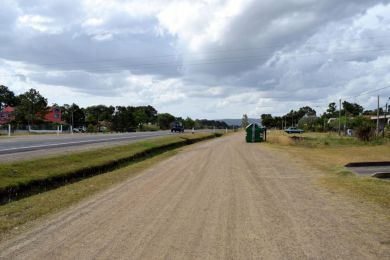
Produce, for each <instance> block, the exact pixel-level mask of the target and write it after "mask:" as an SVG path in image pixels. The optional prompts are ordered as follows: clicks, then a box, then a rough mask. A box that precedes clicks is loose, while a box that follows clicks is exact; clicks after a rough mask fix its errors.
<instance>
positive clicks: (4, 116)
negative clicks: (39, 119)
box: [0, 106, 62, 125]
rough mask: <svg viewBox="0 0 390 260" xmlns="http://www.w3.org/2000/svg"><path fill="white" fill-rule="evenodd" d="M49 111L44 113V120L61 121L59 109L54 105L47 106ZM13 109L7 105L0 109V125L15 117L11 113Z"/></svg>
mask: <svg viewBox="0 0 390 260" xmlns="http://www.w3.org/2000/svg"><path fill="white" fill-rule="evenodd" d="M48 110H49V112H48V113H47V114H46V115H45V118H44V120H45V121H47V122H50V123H59V124H61V123H62V113H61V109H60V108H59V107H56V106H52V107H49V108H48ZM14 111H15V108H14V107H11V106H7V107H5V108H4V109H3V110H2V111H0V125H4V124H8V123H9V122H10V121H12V120H13V119H14V118H15V117H14V115H13V114H12V113H13V112H14Z"/></svg>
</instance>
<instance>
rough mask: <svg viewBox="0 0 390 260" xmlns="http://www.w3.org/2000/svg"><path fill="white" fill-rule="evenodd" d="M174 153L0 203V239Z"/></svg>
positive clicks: (133, 175)
mask: <svg viewBox="0 0 390 260" xmlns="http://www.w3.org/2000/svg"><path fill="white" fill-rule="evenodd" d="M176 153H177V150H172V151H168V152H165V153H162V154H160V155H157V156H155V157H153V158H149V159H147V160H143V161H140V162H137V163H134V164H131V165H129V166H127V167H124V168H121V169H118V170H115V171H112V172H108V173H105V174H101V175H97V176H94V177H91V178H88V179H84V180H81V181H79V182H75V183H72V184H69V185H65V186H62V187H60V188H57V189H54V190H51V191H48V192H44V193H40V194H36V195H33V196H30V197H27V198H24V199H21V200H18V201H14V202H12V203H9V204H5V205H1V206H0V241H1V240H4V239H7V238H8V237H9V236H10V235H14V234H17V233H20V232H23V230H24V229H27V228H29V227H30V226H31V225H32V223H33V221H34V220H37V219H40V218H41V217H43V216H46V215H49V214H52V213H55V212H58V211H60V210H62V209H64V208H67V207H69V206H70V205H72V204H74V203H77V202H79V201H81V200H83V199H85V198H87V197H90V196H92V195H93V194H96V193H98V192H100V191H102V190H106V189H108V188H109V187H111V186H112V185H114V184H117V183H120V182H123V181H125V180H126V179H128V178H132V177H135V176H137V175H139V174H140V173H141V172H142V171H143V170H145V169H147V168H149V167H151V166H153V165H154V164H156V163H158V162H160V161H162V160H164V159H166V158H168V157H170V156H173V155H174V154H176Z"/></svg>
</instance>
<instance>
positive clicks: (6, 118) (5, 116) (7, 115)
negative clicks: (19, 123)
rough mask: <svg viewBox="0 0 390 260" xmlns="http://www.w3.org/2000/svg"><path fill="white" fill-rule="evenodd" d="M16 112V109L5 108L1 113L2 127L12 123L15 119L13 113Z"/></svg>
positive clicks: (0, 122) (0, 121)
mask: <svg viewBox="0 0 390 260" xmlns="http://www.w3.org/2000/svg"><path fill="white" fill-rule="evenodd" d="M14 111H15V108H13V107H10V106H6V107H5V108H3V110H2V111H0V125H4V124H8V123H9V122H10V121H12V120H13V119H14V116H13V114H12V113H13V112H14Z"/></svg>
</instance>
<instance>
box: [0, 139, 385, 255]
mask: <svg viewBox="0 0 390 260" xmlns="http://www.w3.org/2000/svg"><path fill="white" fill-rule="evenodd" d="M321 175H322V173H320V172H316V170H313V169H310V168H309V167H308V166H302V165H301V164H300V162H299V161H297V159H296V158H291V157H289V155H287V154H280V152H279V153H278V152H276V151H274V150H272V149H270V148H266V147H264V146H263V145H261V144H246V143H244V138H243V136H242V134H237V135H232V136H228V137H225V138H219V139H216V140H212V141H209V142H205V143H200V144H197V145H193V146H191V147H188V148H186V149H185V150H184V151H183V152H181V153H179V154H178V155H176V156H174V157H172V158H170V159H168V160H166V161H164V162H162V163H159V164H158V165H156V166H155V167H153V168H152V169H150V170H147V171H146V172H145V173H144V174H142V175H140V176H138V177H136V178H133V179H130V180H128V181H127V182H125V183H122V184H121V185H119V186H116V187H114V188H112V189H110V190H109V191H106V192H104V193H102V194H100V195H98V196H95V197H93V198H91V199H88V200H87V201H84V202H82V203H80V204H78V205H76V206H74V207H72V208H70V209H68V210H65V211H64V212H62V213H60V214H57V215H56V216H53V217H51V218H50V220H48V221H45V222H43V223H41V224H40V225H39V227H37V228H36V229H34V230H31V231H30V232H28V233H26V234H24V235H22V236H19V237H17V238H15V239H13V240H10V241H7V242H6V243H3V244H2V245H0V258H1V257H4V258H5V259H8V258H10V259H62V258H64V259H92V258H93V259H117V258H126V259H389V258H390V223H389V222H388V218H386V215H385V213H386V211H385V210H383V211H381V210H380V209H376V208H373V207H372V206H371V205H368V206H367V205H364V204H361V203H355V202H354V201H348V200H346V199H345V198H343V197H342V195H338V194H335V193H331V192H330V191H326V190H325V189H323V188H321V187H320V186H318V185H317V184H316V179H317V178H318V177H319V176H321ZM387 213H388V211H387Z"/></svg>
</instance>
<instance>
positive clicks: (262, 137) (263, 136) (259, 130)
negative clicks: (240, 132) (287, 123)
mask: <svg viewBox="0 0 390 260" xmlns="http://www.w3.org/2000/svg"><path fill="white" fill-rule="evenodd" d="M245 131H246V141H247V142H248V143H257V142H265V141H266V140H267V128H265V127H261V126H259V125H258V124H256V123H253V124H250V125H248V126H247V127H246V128H245Z"/></svg>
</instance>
